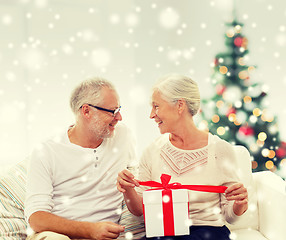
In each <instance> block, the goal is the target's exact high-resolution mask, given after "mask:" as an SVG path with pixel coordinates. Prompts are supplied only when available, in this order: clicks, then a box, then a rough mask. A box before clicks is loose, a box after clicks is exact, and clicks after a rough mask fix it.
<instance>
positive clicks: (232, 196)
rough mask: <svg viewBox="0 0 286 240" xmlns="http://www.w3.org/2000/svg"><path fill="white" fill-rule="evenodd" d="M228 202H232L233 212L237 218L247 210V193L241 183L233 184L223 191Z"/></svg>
mask: <svg viewBox="0 0 286 240" xmlns="http://www.w3.org/2000/svg"><path fill="white" fill-rule="evenodd" d="M225 197H226V199H227V200H228V201H232V200H234V204H233V211H234V213H235V214H236V215H237V216H240V215H242V214H243V213H244V212H245V211H246V210H247V208H248V193H247V189H246V188H245V187H244V186H243V184H242V183H234V184H232V185H231V186H229V187H228V188H227V189H226V190H225Z"/></svg>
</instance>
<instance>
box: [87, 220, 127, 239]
mask: <svg viewBox="0 0 286 240" xmlns="http://www.w3.org/2000/svg"><path fill="white" fill-rule="evenodd" d="M92 224H93V225H92V226H91V228H92V233H91V237H92V239H96V240H106V239H116V238H117V237H118V236H119V234H120V233H121V232H124V227H123V226H120V225H118V224H116V223H113V222H97V223H92Z"/></svg>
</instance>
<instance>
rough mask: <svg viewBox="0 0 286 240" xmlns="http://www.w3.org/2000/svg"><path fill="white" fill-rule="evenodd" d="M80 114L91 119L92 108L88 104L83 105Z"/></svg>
mask: <svg viewBox="0 0 286 240" xmlns="http://www.w3.org/2000/svg"><path fill="white" fill-rule="evenodd" d="M80 111H81V112H80V113H81V115H82V116H83V117H84V118H88V119H89V118H90V107H89V106H88V105H87V104H84V105H82V107H81V108H80Z"/></svg>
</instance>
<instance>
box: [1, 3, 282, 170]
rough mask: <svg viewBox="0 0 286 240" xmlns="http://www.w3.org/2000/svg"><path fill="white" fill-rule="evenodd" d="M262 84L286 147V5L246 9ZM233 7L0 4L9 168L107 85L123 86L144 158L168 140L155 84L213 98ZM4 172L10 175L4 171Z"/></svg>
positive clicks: (242, 12)
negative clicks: (93, 88)
mask: <svg viewBox="0 0 286 240" xmlns="http://www.w3.org/2000/svg"><path fill="white" fill-rule="evenodd" d="M236 5H237V15H238V18H239V20H240V21H242V22H243V23H244V24H245V26H244V29H243V33H244V34H245V35H246V37H247V38H248V39H249V50H250V55H249V62H248V64H249V65H251V64H254V65H257V66H258V68H257V70H256V72H255V74H253V76H252V77H253V78H255V79H256V80H257V81H260V82H263V83H265V84H267V85H268V86H269V97H268V100H269V108H270V109H271V110H272V111H273V112H274V114H275V115H277V116H278V123H279V128H280V133H281V136H282V139H283V140H284V141H285V140H286V126H285V122H286V108H285V103H286V101H285V100H286V97H285V89H286V88H285V86H286V73H285V67H286V66H285V63H286V50H285V49H286V48H285V46H286V21H285V20H286V2H285V1H284V0H252V1H248V0H240V1H237V4H236ZM231 13H232V4H231V1H230V0H213V1H191V0H180V1H173V0H164V1H160V0H157V1H156V0H153V1H149V0H144V1H143V0H120V1H119V0H117V1H116V0H84V1H83V0H50V1H48V0H33V1H32V0H0V166H1V169H2V170H3V169H4V168H5V167H7V166H8V165H10V164H12V163H14V162H17V161H19V160H21V159H23V158H24V157H26V156H27V155H28V153H29V152H30V151H31V149H32V147H33V146H34V145H35V144H36V143H37V142H39V141H41V140H42V139H44V138H46V137H48V136H50V135H51V134H53V133H54V132H56V131H58V130H59V129H61V128H63V127H66V126H67V125H68V124H71V123H73V116H72V114H71V112H70V109H69V105H68V100H69V95H70V92H71V90H72V89H73V88H74V86H75V85H76V84H77V83H79V82H80V81H82V80H83V79H86V78H87V77H90V76H98V75H100V76H103V77H105V78H107V79H109V80H111V81H113V82H114V84H115V85H116V86H117V88H118V90H119V93H120V95H121V102H122V114H123V118H124V120H123V121H124V122H125V123H127V124H128V125H129V126H130V127H131V128H132V129H133V131H134V133H135V135H136V137H137V142H138V152H139V154H140V153H141V152H142V149H143V148H144V147H145V146H146V145H147V144H148V143H149V142H150V141H151V140H152V139H154V137H155V136H157V135H159V132H158V130H157V127H156V125H155V124H154V123H153V122H152V121H151V120H149V119H148V116H149V111H150V106H149V93H150V88H151V86H152V84H153V83H154V81H155V80H156V79H157V78H158V77H159V76H161V75H162V74H166V73H169V72H178V73H182V74H187V75H190V76H191V77H192V78H193V79H194V80H196V81H197V82H198V83H199V85H200V87H201V90H202V97H206V96H208V94H209V93H210V92H211V91H212V89H211V85H210V83H209V82H208V78H209V77H210V74H211V67H210V63H211V62H212V61H213V58H214V56H215V54H216V53H218V52H221V51H224V50H225V46H224V32H225V30H226V28H225V26H224V23H225V22H226V21H227V20H229V19H230V17H231ZM0 171H1V170H0Z"/></svg>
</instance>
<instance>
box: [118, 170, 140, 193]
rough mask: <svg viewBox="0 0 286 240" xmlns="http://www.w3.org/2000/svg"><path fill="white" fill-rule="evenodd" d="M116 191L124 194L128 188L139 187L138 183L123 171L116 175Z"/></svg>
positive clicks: (128, 172)
mask: <svg viewBox="0 0 286 240" xmlns="http://www.w3.org/2000/svg"><path fill="white" fill-rule="evenodd" d="M116 185H117V189H118V191H120V192H122V193H125V192H126V190H128V189H130V188H134V187H135V186H136V187H139V183H138V181H137V180H136V179H135V178H134V175H133V174H132V173H131V172H130V171H128V170H126V169H125V170H123V171H122V172H120V173H118V177H117V184H116Z"/></svg>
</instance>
